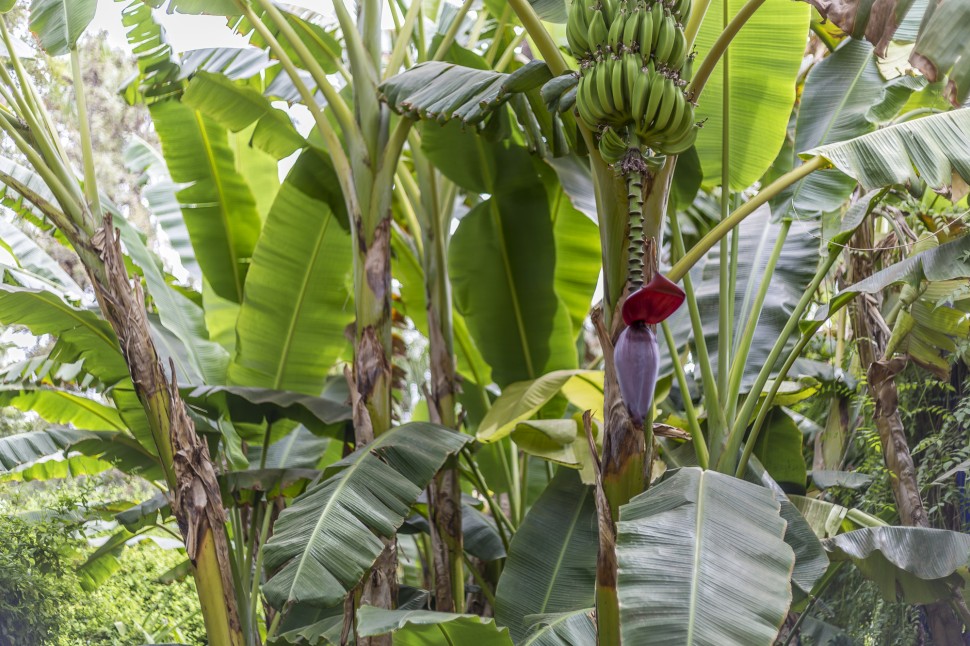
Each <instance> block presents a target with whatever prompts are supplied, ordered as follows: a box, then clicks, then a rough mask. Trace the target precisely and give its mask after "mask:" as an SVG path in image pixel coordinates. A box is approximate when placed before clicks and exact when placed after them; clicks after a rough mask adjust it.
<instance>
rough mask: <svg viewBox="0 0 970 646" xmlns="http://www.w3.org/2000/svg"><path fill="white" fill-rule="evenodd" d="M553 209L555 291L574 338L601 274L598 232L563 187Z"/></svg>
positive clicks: (556, 193)
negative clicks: (563, 308) (570, 322)
mask: <svg viewBox="0 0 970 646" xmlns="http://www.w3.org/2000/svg"><path fill="white" fill-rule="evenodd" d="M550 207H551V210H552V217H553V221H554V222H553V237H554V239H555V243H556V272H555V290H556V294H557V295H558V296H559V298H561V299H562V301H563V303H564V304H565V305H566V309H567V310H568V311H569V318H570V320H571V321H572V325H573V336H579V335H580V333H581V332H582V327H583V320H584V319H585V318H586V316H587V315H588V314H589V311H590V309H591V308H592V303H593V293H594V292H595V290H596V281H597V279H598V278H599V273H600V265H601V262H600V239H599V229H598V228H597V226H596V223H595V222H594V221H593V220H590V219H589V218H588V217H586V215H585V214H583V213H582V212H580V211H579V209H577V208H576V207H575V206H573V204H572V202H570V200H569V197H568V196H567V195H566V193H565V191H564V190H563V188H562V187H560V186H556V187H555V188H554V189H553V196H552V200H551V203H550Z"/></svg>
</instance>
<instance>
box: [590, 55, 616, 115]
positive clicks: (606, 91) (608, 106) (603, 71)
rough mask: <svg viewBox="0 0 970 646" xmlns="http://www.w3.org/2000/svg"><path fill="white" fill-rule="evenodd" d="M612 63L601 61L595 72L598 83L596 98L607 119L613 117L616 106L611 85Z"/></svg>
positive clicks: (594, 75) (594, 77)
mask: <svg viewBox="0 0 970 646" xmlns="http://www.w3.org/2000/svg"><path fill="white" fill-rule="evenodd" d="M610 62H611V61H601V62H599V63H597V64H596V68H595V69H594V70H593V79H594V80H595V81H596V98H597V99H599V102H600V105H601V106H603V111H604V112H605V113H606V115H607V117H611V116H613V114H615V112H616V106H615V105H614V104H613V87H612V85H611V84H610V71H611V67H612V66H611V65H610Z"/></svg>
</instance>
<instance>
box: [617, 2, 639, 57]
mask: <svg viewBox="0 0 970 646" xmlns="http://www.w3.org/2000/svg"><path fill="white" fill-rule="evenodd" d="M642 20H643V12H642V11H640V10H639V9H634V10H633V11H632V12H631V13H628V14H627V17H626V24H624V26H623V43H622V44H623V47H624V49H625V51H628V52H632V51H634V50H635V49H636V47H637V39H638V38H639V30H640V23H641V22H642Z"/></svg>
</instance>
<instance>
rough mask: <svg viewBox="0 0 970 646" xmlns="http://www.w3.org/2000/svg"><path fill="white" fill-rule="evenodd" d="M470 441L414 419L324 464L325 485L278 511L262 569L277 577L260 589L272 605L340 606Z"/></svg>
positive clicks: (309, 491) (317, 487)
mask: <svg viewBox="0 0 970 646" xmlns="http://www.w3.org/2000/svg"><path fill="white" fill-rule="evenodd" d="M470 440H471V438H469V437H468V436H462V435H460V434H458V433H455V432H453V431H450V430H448V429H444V428H441V427H436V426H433V425H431V424H423V423H417V422H415V423H411V424H405V425H403V426H398V427H396V428H394V429H391V430H390V431H388V432H386V433H384V434H383V435H381V436H379V437H378V438H376V439H375V440H374V441H373V442H371V443H370V444H368V445H367V446H366V447H363V448H361V449H359V450H357V451H355V452H354V453H352V454H351V455H349V456H348V457H347V458H345V459H343V460H341V461H340V462H338V463H336V464H334V465H331V466H330V467H328V468H327V470H326V471H325V472H324V477H325V478H326V480H324V481H323V482H321V483H320V484H318V485H316V486H314V487H312V488H310V489H309V490H307V492H306V493H304V494H303V495H302V496H300V497H299V498H297V499H296V500H295V501H294V502H293V504H292V505H291V506H290V507H288V508H287V509H286V510H285V511H284V512H283V513H282V514H280V517H279V520H278V521H277V522H276V525H275V527H274V531H273V537H272V538H271V539H270V541H269V542H268V543H267V544H266V550H265V555H266V567H267V569H268V571H271V572H276V574H275V575H274V576H273V577H272V578H271V579H270V580H269V581H268V582H267V583H266V585H265V586H263V591H264V593H265V594H266V596H267V599H268V600H269V601H270V603H272V604H273V605H274V606H275V607H277V608H281V607H282V606H283V605H284V604H292V603H297V602H302V603H308V604H311V605H316V606H318V607H328V606H331V605H334V604H337V603H340V601H341V600H342V599H343V598H344V596H345V595H346V594H347V592H348V590H350V589H351V588H353V587H354V586H355V585H356V584H357V582H358V581H359V580H360V578H361V577H362V576H363V575H364V573H365V572H366V571H367V569H368V568H369V567H370V566H371V565H372V564H373V562H374V561H375V560H376V559H377V557H378V555H380V553H381V551H382V550H383V549H384V543H383V541H382V539H389V538H391V537H392V536H393V535H394V532H395V531H397V528H398V527H399V526H400V525H401V523H403V522H404V519H405V517H406V515H407V513H408V509H409V507H410V506H411V504H413V503H414V501H415V500H416V499H417V497H418V495H419V494H420V493H421V491H422V490H423V489H424V488H425V487H426V486H427V485H428V483H429V482H430V481H431V478H432V477H433V476H434V474H435V473H436V472H437V471H438V469H440V468H441V466H442V464H444V462H445V460H446V459H447V458H448V457H449V456H451V455H454V454H455V453H456V452H457V451H458V450H460V449H461V448H462V447H463V446H464V445H465V444H466V443H467V442H469V441H470ZM347 545H354V546H355V547H354V549H353V550H347V548H346V546H347Z"/></svg>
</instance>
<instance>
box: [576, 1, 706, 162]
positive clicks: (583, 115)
mask: <svg viewBox="0 0 970 646" xmlns="http://www.w3.org/2000/svg"><path fill="white" fill-rule="evenodd" d="M690 6H691V0H663V1H661V0H573V2H572V5H571V7H570V9H569V19H568V21H567V23H566V38H567V40H568V42H569V47H570V49H571V50H572V52H573V54H574V55H575V56H576V58H577V59H578V60H579V61H580V74H581V76H580V80H579V85H578V86H577V88H576V99H575V100H576V110H577V111H578V113H579V117H580V119H582V120H583V122H584V123H585V124H586V126H587V127H589V128H590V129H591V130H595V131H597V132H599V133H600V142H599V148H600V152H601V153H602V154H603V156H604V159H606V160H607V161H608V162H611V163H615V162H616V161H619V160H620V159H622V158H623V156H624V155H625V154H626V153H627V151H628V150H629V149H631V148H636V149H641V148H648V149H650V150H651V151H652V152H654V153H657V154H678V153H682V152H684V151H686V150H687V149H688V148H690V147H691V146H692V145H693V144H694V140H695V139H696V137H697V127H698V126H697V124H696V123H695V122H694V106H693V104H692V103H691V102H690V100H689V98H688V97H687V95H686V94H685V92H684V87H685V86H686V85H687V81H689V80H690V76H691V68H692V64H693V55H692V54H690V53H689V52H688V50H687V40H686V38H685V37H684V28H683V23H684V22H686V21H687V18H688V16H689V14H690Z"/></svg>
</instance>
